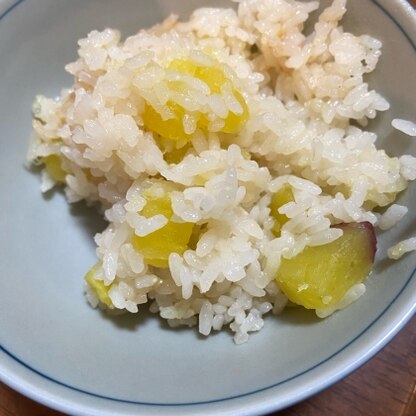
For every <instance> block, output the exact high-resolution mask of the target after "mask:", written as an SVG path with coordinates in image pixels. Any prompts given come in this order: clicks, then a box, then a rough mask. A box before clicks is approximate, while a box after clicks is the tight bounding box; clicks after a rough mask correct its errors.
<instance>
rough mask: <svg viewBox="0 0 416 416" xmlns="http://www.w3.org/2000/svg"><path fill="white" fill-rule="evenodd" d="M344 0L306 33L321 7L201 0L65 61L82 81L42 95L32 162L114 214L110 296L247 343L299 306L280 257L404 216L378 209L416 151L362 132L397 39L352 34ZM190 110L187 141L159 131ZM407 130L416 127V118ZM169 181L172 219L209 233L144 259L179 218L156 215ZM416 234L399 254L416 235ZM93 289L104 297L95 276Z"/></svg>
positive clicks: (415, 164) (104, 272) (413, 165)
mask: <svg viewBox="0 0 416 416" xmlns="http://www.w3.org/2000/svg"><path fill="white" fill-rule="evenodd" d="M345 3H346V1H345V0H335V1H334V2H333V4H332V5H331V6H330V7H328V8H327V9H325V10H324V11H323V12H322V13H321V15H320V17H319V18H318V21H317V23H316V24H315V31H314V33H313V34H311V35H309V36H305V35H304V34H303V33H302V30H303V25H304V23H305V22H306V20H307V19H308V16H309V14H310V13H311V12H313V11H314V10H316V9H317V8H318V2H315V1H313V2H296V1H290V2H289V1H286V0H239V1H238V11H234V10H232V9H212V8H205V9H199V10H196V11H195V12H194V13H193V14H192V16H191V17H190V19H189V21H187V22H178V19H177V17H175V16H171V17H169V18H168V19H167V20H165V21H164V22H163V23H162V24H160V25H158V26H156V27H153V28H151V29H150V30H141V31H140V32H139V33H137V34H136V35H134V36H130V37H128V38H127V39H126V40H125V41H124V42H121V40H120V39H121V36H120V33H119V32H118V31H116V30H112V29H106V30H104V31H102V32H98V31H93V32H91V33H90V34H89V35H88V37H87V38H85V39H81V40H80V41H79V59H78V60H77V61H76V62H73V63H71V64H69V65H67V66H66V70H67V71H68V72H69V73H70V74H72V75H73V76H74V79H75V81H74V85H73V86H72V87H71V89H69V90H64V91H63V92H62V94H61V96H60V97H59V98H57V99H55V100H53V99H48V98H45V97H43V96H38V97H37V99H36V102H35V104H34V107H33V113H34V121H33V127H34V131H35V133H34V135H33V139H32V142H31V145H30V149H29V154H28V158H29V160H31V161H32V162H35V163H45V164H46V165H47V167H46V168H45V169H43V172H42V186H41V189H42V191H43V192H46V191H48V190H49V189H51V188H52V187H53V186H54V185H56V184H60V183H64V185H65V193H66V196H67V199H68V201H69V202H70V203H73V202H77V201H81V200H84V201H86V202H87V203H88V204H93V203H94V204H97V205H98V206H99V207H101V208H102V210H103V211H104V215H105V218H106V219H107V220H108V222H109V225H108V227H107V229H106V230H104V231H103V232H102V233H100V234H97V235H96V237H95V241H96V243H97V257H98V263H97V266H96V268H97V272H96V275H95V280H96V281H98V282H102V283H103V284H104V285H105V287H106V288H107V289H106V290H108V296H109V298H110V299H111V304H112V307H115V308H116V309H122V310H123V309H125V310H127V311H129V312H133V313H134V312H137V311H138V310H139V309H140V308H141V306H140V305H142V304H145V303H150V310H151V311H152V312H157V313H159V314H160V316H161V317H162V318H164V319H167V321H168V323H169V324H170V325H171V326H172V327H175V326H178V325H189V326H193V325H198V329H199V332H200V333H201V334H204V335H208V334H210V333H211V332H212V331H213V330H214V331H218V330H221V329H222V328H224V327H229V328H230V329H231V330H232V331H233V332H234V333H235V336H234V340H235V342H236V343H242V342H245V341H247V339H248V333H249V332H253V331H258V330H260V329H261V328H262V327H263V325H264V321H263V316H264V315H265V314H267V313H269V312H273V313H280V312H281V311H282V310H283V308H284V307H285V305H286V303H287V301H288V300H287V297H286V296H285V295H284V294H283V292H282V291H281V290H280V289H279V287H278V286H277V283H276V281H275V275H276V271H277V270H278V268H279V264H280V261H281V258H283V257H284V258H287V259H289V258H292V257H295V256H296V255H297V254H299V253H300V252H302V251H303V249H304V248H305V247H307V246H316V245H323V244H327V243H329V242H331V241H333V240H335V239H337V238H338V237H340V236H341V234H342V230H341V229H339V228H331V225H334V224H337V223H348V222H362V221H369V222H370V223H372V224H374V225H375V224H377V223H378V225H379V226H380V228H382V229H386V228H389V227H390V226H393V225H394V223H395V222H396V221H397V220H398V219H400V217H402V216H403V215H404V213H405V211H406V208H404V207H400V206H398V205H393V206H391V207H390V208H389V209H388V210H387V211H386V213H385V214H384V215H383V216H382V217H381V218H378V216H377V215H376V214H375V213H374V212H373V211H372V209H373V208H374V207H377V206H387V205H389V204H391V203H392V202H393V201H394V199H395V197H396V195H397V194H398V193H399V192H401V191H403V190H404V189H405V188H406V187H407V185H408V182H409V181H410V180H414V179H415V178H416V159H415V158H414V157H412V156H409V155H405V156H402V157H401V158H397V157H389V156H388V155H387V154H386V152H385V151H384V150H378V149H377V148H376V147H375V142H376V139H377V136H376V134H374V133H372V132H369V131H365V130H364V129H363V128H359V127H357V125H360V126H365V125H366V124H367V121H368V119H373V118H374V117H376V114H377V113H378V112H379V111H385V110H387V109H388V108H389V104H388V102H387V101H386V99H385V98H384V97H382V96H381V95H380V94H379V93H378V92H376V91H375V90H373V89H372V88H371V86H370V85H369V84H368V83H367V82H366V81H365V77H366V75H367V74H368V73H370V72H372V71H373V70H374V69H375V67H376V64H377V62H378V59H379V57H380V55H381V46H382V44H381V42H380V41H378V40H377V39H374V38H372V37H370V36H368V35H359V36H356V35H353V34H351V33H348V32H345V31H344V29H343V28H342V26H341V25H340V21H341V19H342V17H343V15H344V13H345V12H346V7H345ZM184 61H185V62H188V63H187V64H186V65H188V66H189V65H190V64H189V62H191V63H192V65H194V66H196V67H197V66H198V65H199V66H200V67H202V68H214V70H215V71H217V70H218V68H220V71H222V72H221V73H222V74H223V75H221V76H225V77H226V78H227V80H228V81H227V83H226V85H227V87H224V86H223V87H221V88H220V89H219V91H218V93H217V94H210V89H209V88H208V86H207V84H206V83H205V82H202V81H201V80H200V79H198V78H197V77H194V76H192V75H189V74H186V73H184V72H183V71H182V72H181V71H177V70H175V68H174V65H178V62H179V65H180V64H181V62H184ZM186 65H185V66H186ZM185 72H186V71H185ZM217 73H218V71H217ZM174 83H177V84H174ZM172 85H182V86H184V87H172ZM224 85H225V84H224ZM175 88H176V89H175ZM178 88H179V89H178ZM180 88H185V89H180ZM184 91H186V93H185V92H184ZM236 91H238V92H239V94H240V96H241V97H243V100H244V102H245V103H246V105H247V109H248V111H247V112H248V114H246V113H245V111H246V110H245V108H244V105H243V102H242V101H241V99H240V98H239V95H238V94H237V93H236ZM171 103H175V106H176V107H174V106H172V104H171ZM149 105H150V106H151V107H152V108H153V109H154V111H155V112H156V113H157V114H158V116H157V117H159V118H160V120H161V121H159V123H153V122H152V119H151V117H150V116H149V114H147V113H146V111H148V108H149V107H148V106H149ZM178 106H180V108H183V112H184V114H183V117H182V116H181V117H182V118H181V119H180V120H179V122H180V123H182V124H181V125H182V131H183V133H181V134H182V135H183V138H186V139H184V140H176V141H174V140H165V139H162V138H160V137H159V136H158V134H156V133H155V131H154V130H153V129H152V128H149V125H150V124H152V123H153V124H155V125H156V128H158V127H160V125H163V123H164V122H165V121H166V120H171V119H172V118H175V117H176V116H177V114H176V115H175V113H172V111H173V110H172V109H174V108H178ZM146 109H147V110H146ZM146 114H147V115H146ZM230 114H231V115H234V117H235V118H237V119H238V120H244V118H245V117H246V120H245V121H244V122H242V123H241V124H242V126H241V128H240V130H239V131H238V132H232V133H230V132H227V129H231V128H230V127H229V126H228V127H227V123H228V124H229V125H230V123H231V121H230V120H231V119H230V118H229V117H230ZM146 117H147V118H148V120H146ZM149 120H150V121H149ZM201 120H204V121H203V123H202V122H201ZM352 122H354V123H352ZM204 123H205V124H204ZM157 124H158V125H157ZM202 124H204V127H202ZM393 124H394V125H395V127H396V128H399V129H401V130H402V131H405V132H407V133H408V134H409V132H410V134H412V132H413V133H414V125H412V124H410V123H403V122H398V121H394V123H393ZM180 152H182V154H181V156H180V158H179V160H175V161H174V162H172V161H170V160H169V158H170V157H174V156H175V155H177V154H179V153H180ZM51 156H52V157H58V158H59V159H58V160H59V163H60V170H59V169H58V170H55V171H54V170H53V169H52V168H51V164H52V163H53V162H51V161H52V160H53V159H48V158H50V157H51ZM175 157H177V156H175ZM48 163H49V167H48ZM62 172H64V175H63V179H62V178H61V179H59V178H58V176H59V174H62ZM161 178H164V180H166V181H168V183H169V184H170V186H172V192H171V194H170V195H171V201H172V210H173V215H174V217H172V218H174V220H175V221H176V222H179V223H181V222H182V223H192V224H196V226H198V227H202V228H201V230H203V231H201V232H200V235H199V236H198V237H199V240H198V241H197V244H196V245H195V247H194V248H188V249H187V250H186V251H185V252H184V253H183V254H178V253H174V252H173V253H172V254H170V256H169V265H168V267H155V266H151V265H149V264H146V262H145V261H144V256H143V255H142V253H140V251H138V250H136V249H135V247H134V244H133V243H132V236H134V235H136V236H141V237H145V236H149V235H151V234H152V233H153V232H155V231H156V230H159V229H161V228H162V227H163V226H164V225H165V224H166V223H167V222H168V218H167V217H166V216H164V215H163V214H159V215H153V216H151V217H146V216H145V215H141V213H142V212H143V210H144V209H145V206H146V204H147V202H146V198H145V196H144V195H145V193H146V190H149V189H153V191H154V192H156V193H157V192H159V193H160V194H161V195H162V196H163V192H164V191H163V189H159V190H158V186H159V185H158V183H159V181H160V180H161ZM285 184H289V185H290V186H291V189H292V190H293V196H294V200H293V201H292V202H289V203H287V204H285V205H283V206H282V207H281V208H280V210H279V212H280V213H282V214H285V215H287V217H288V218H289V221H288V222H287V223H286V224H285V225H284V226H283V227H282V232H281V236H280V237H275V236H274V234H273V233H272V231H271V229H272V227H273V219H272V218H271V216H270V208H269V204H270V200H271V196H272V194H273V193H275V192H277V191H278V190H279V189H281V188H282V187H284V186H285ZM155 187H156V188H155ZM162 188H163V187H162ZM154 189H156V190H154ZM403 244H404V243H403ZM403 244H402V245H401V246H400V248H397V247H396V248H394V249H393V250H392V251H389V255H390V256H392V257H397V256H398V255H399V254H402V253H404V252H405V251H408V250H409V249H415V248H414V246H415V244H416V242H415V239H411V240H408V242H407V243H406V244H404V245H403ZM397 253H399V254H397ZM364 291H365V286H364V285H363V284H359V285H357V286H354V288H352V289H350V291H349V292H348V293H347V295H346V296H345V298H344V299H343V300H342V301H341V302H339V303H338V304H336V305H331V306H329V307H328V308H327V309H325V310H323V311H318V312H317V313H318V315H319V316H327V315H329V314H330V313H332V312H333V311H335V310H336V309H340V308H343V307H345V306H346V305H348V304H349V303H351V302H352V301H353V300H355V299H356V298H358V297H359V296H361V295H362V294H363V293H364ZM86 295H87V298H88V300H89V301H90V303H91V304H92V305H93V306H94V307H95V306H97V305H99V304H100V307H103V308H106V306H105V305H103V303H100V302H99V298H98V297H97V294H96V292H95V291H94V290H92V289H91V287H89V286H88V288H87V290H86Z"/></svg>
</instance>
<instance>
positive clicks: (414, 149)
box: [0, 0, 416, 414]
mask: <svg viewBox="0 0 416 416" xmlns="http://www.w3.org/2000/svg"><path fill="white" fill-rule="evenodd" d="M322 3H323V4H327V3H328V2H322ZM204 4H206V2H205V1H202V0H198V1H196V0H193V1H188V2H184V1H180V0H177V1H168V0H163V1H162V0H157V1H153V2H151V5H150V4H149V2H147V1H145V0H141V1H137V0H122V1H118V2H114V1H102V0H90V1H88V2H84V1H81V0H77V1H62V0H61V1H54V0H37V1H31V0H24V1H20V2H16V3H13V2H7V1H6V2H4V1H3V2H0V16H1V13H2V12H4V13H5V14H3V15H2V17H0V56H1V57H2V59H1V60H0V73H1V74H2V79H1V81H0V85H1V92H2V94H1V96H0V125H1V135H0V189H1V197H0V213H1V215H0V233H1V236H2V237H1V238H0V264H1V269H2V273H1V275H0V282H1V288H2V289H1V291H0V316H1V331H0V345H1V351H0V352H1V355H0V372H1V371H3V377H4V379H5V380H6V381H8V382H9V383H10V384H12V385H14V386H15V387H17V388H19V389H20V390H22V391H24V392H25V393H27V394H32V395H33V396H35V397H36V398H37V399H39V400H44V401H45V402H47V403H48V404H50V405H53V400H55V406H58V405H57V404H56V397H58V396H60V397H61V398H62V401H63V402H65V400H66V402H65V403H66V404H65V403H64V404H62V406H72V405H73V403H77V404H78V405H83V406H84V405H85V406H91V408H93V407H94V408H95V409H100V408H101V413H100V414H104V413H103V411H104V410H103V409H104V408H106V409H111V408H112V407H111V406H115V407H114V409H115V408H117V409H118V411H120V412H126V414H127V412H129V411H132V410H131V409H133V408H135V409H136V410H137V409H138V407H137V406H139V408H142V409H144V408H146V409H150V408H151V409H153V410H152V411H153V412H156V411H157V410H154V409H164V407H161V406H170V407H169V408H170V410H171V411H172V413H175V412H178V414H179V413H181V414H184V412H190V413H192V412H193V411H195V407H192V406H188V405H189V404H195V405H197V404H198V403H199V406H201V409H205V411H210V409H211V410H212V409H216V411H219V410H220V409H224V408H225V407H226V406H234V407H235V408H238V406H242V405H243V404H244V406H245V409H246V411H248V410H247V409H249V407H248V404H249V403H251V404H253V403H254V404H253V406H254V405H255V406H257V408H258V409H260V408H262V407H261V406H262V405H261V404H260V401H261V400H265V403H268V405H269V406H272V407H275V408H276V407H279V406H282V405H283V404H285V403H288V402H290V401H291V400H292V401H293V400H296V399H299V398H300V397H303V396H304V395H305V394H307V392H306V390H307V389H308V388H309V389H310V388H312V389H313V386H318V387H319V388H320V387H323V386H324V384H325V383H324V382H323V381H321V384H319V382H318V380H319V375H318V374H319V372H321V374H323V373H322V372H325V371H328V373H327V374H330V376H329V378H328V379H327V382H329V381H331V377H332V379H335V378H337V374H338V375H339V374H341V373H342V372H343V371H346V370H347V369H348V368H349V367H351V368H352V366H354V365H355V364H356V363H357V362H358V361H357V360H358V358H357V357H359V356H360V353H361V354H362V357H364V356H366V355H368V354H370V352H371V350H372V349H374V348H377V346H376V344H377V342H381V341H380V340H382V339H383V337H384V336H385V335H386V334H387V333H388V331H392V328H393V327H394V326H395V325H396V326H397V325H398V324H399V322H401V321H402V320H403V319H404V318H405V316H407V315H408V314H409V311H410V309H411V308H412V305H414V296H413V295H412V293H411V292H412V290H414V288H415V279H412V275H413V274H414V268H415V264H416V257H415V255H408V256H406V257H405V258H403V259H402V260H401V261H400V262H397V263H394V262H391V261H389V260H387V259H386V249H387V247H389V246H390V245H392V244H393V243H394V242H395V241H398V240H399V239H401V238H405V237H409V236H410V234H411V232H412V231H414V230H415V229H416V215H415V213H414V212H412V210H411V211H410V212H409V214H408V215H407V217H406V219H405V220H404V221H403V222H402V223H401V224H400V225H399V226H397V227H395V228H394V229H392V230H390V231H388V232H384V233H382V234H380V239H379V250H378V254H377V264H376V267H375V270H374V272H373V273H372V276H371V277H370V279H369V280H368V284H367V288H368V290H367V293H366V294H365V295H364V297H363V298H361V299H360V300H359V301H358V302H357V303H356V304H354V305H353V306H352V307H350V308H348V309H346V310H344V311H342V312H339V313H337V314H335V315H334V316H332V317H330V318H328V319H326V320H319V319H318V318H316V317H314V315H313V314H312V313H308V312H305V311H302V310H299V309H294V308H292V309H287V310H286V311H285V312H284V313H283V314H282V315H281V316H279V317H274V316H269V317H267V318H266V323H265V328H264V329H263V330H262V331H261V332H260V333H258V334H255V335H252V336H251V337H250V340H249V342H248V343H246V344H244V345H241V346H235V345H234V344H233V342H232V337H231V336H230V334H228V333H219V334H215V335H213V336H210V337H208V338H204V337H200V336H198V335H197V331H196V330H195V329H177V330H171V329H169V328H168V327H167V325H166V324H165V323H163V322H161V320H159V319H158V318H157V317H156V316H154V315H151V314H149V313H148V312H147V311H146V308H145V307H143V308H142V309H141V310H140V313H139V314H137V315H125V316H118V317H109V316H107V315H105V314H102V313H100V312H98V311H96V310H93V309H92V308H90V307H89V306H88V304H87V303H86V301H85V300H84V297H83V293H82V292H83V280H82V277H83V275H84V273H85V271H86V270H87V269H88V268H89V267H90V266H91V265H92V264H93V263H94V262H95V246H94V242H93V239H92V237H93V235H94V234H95V233H96V232H98V231H101V230H103V228H104V227H105V222H104V221H103V220H102V218H101V217H100V215H99V214H97V213H96V211H95V210H93V209H90V208H87V207H85V206H84V205H83V204H76V205H73V206H69V205H68V204H67V203H66V201H65V198H64V195H63V194H62V193H61V192H55V193H54V194H52V195H48V196H46V197H43V196H42V195H41V193H40V191H39V184H40V178H39V175H37V174H36V172H34V171H30V170H28V169H25V168H24V159H25V152H26V149H27V145H28V138H29V136H30V132H31V103H32V101H33V99H34V97H35V96H36V94H38V93H42V94H45V95H47V96H54V95H57V94H58V93H59V91H60V89H61V88H62V87H68V86H70V85H71V78H70V76H69V75H67V74H65V72H64V69H63V68H64V65H65V64H66V63H68V62H70V61H72V60H74V59H76V47H77V45H76V42H77V40H78V39H79V38H81V37H83V36H85V35H86V34H87V33H88V32H89V31H90V30H92V29H104V28H105V27H107V26H110V27H115V28H119V29H121V31H122V33H123V35H124V36H126V35H128V34H132V33H134V32H135V31H137V30H138V29H139V28H142V27H148V26H149V25H151V24H153V23H156V22H158V21H160V20H161V19H162V18H164V17H166V16H167V15H168V14H169V13H170V12H172V11H173V12H180V14H182V15H184V16H186V15H187V14H188V13H189V12H190V11H191V10H192V9H194V8H196V7H200V6H201V5H204ZM224 4H225V5H228V3H227V2H225V1H215V2H212V1H211V2H210V6H216V5H224ZM382 4H383V2H382ZM382 4H379V3H377V2H376V1H370V0H366V1H361V2H352V1H351V2H350V4H349V5H348V12H347V17H346V19H345V21H344V22H345V23H344V26H345V27H346V29H348V30H352V31H354V33H368V34H371V35H373V36H375V37H377V38H379V39H382V40H383V42H384V49H383V57H382V59H381V61H380V64H379V67H378V70H377V71H376V73H374V74H372V75H371V76H370V77H369V78H368V80H369V82H370V84H371V86H372V87H374V88H376V89H377V90H378V91H379V92H381V93H382V94H383V95H384V96H385V97H386V98H387V99H388V100H389V101H390V102H391V106H392V109H391V110H390V111H388V112H386V113H384V114H380V116H379V118H378V120H377V121H375V122H372V123H370V125H369V129H370V130H374V131H376V132H378V133H379V146H384V147H385V148H386V149H387V150H388V152H389V153H390V154H393V155H400V154H403V153H408V154H409V153H410V154H413V155H415V154H416V146H415V142H414V140H413V141H412V139H411V138H408V137H406V136H405V135H403V134H401V133H398V132H396V131H393V129H392V128H391V126H390V122H391V120H392V119H393V118H395V117H400V118H408V119H411V118H412V116H413V117H414V114H413V113H412V112H413V110H414V97H415V96H416V50H415V44H414V40H415V39H416V38H415V37H413V44H412V41H411V40H410V38H409V36H414V33H413V35H406V30H405V29H404V28H400V26H399V25H398V23H397V21H395V20H394V19H396V20H397V17H395V18H393V17H392V16H391V15H390V14H389V12H388V10H386V9H384V8H383V7H382ZM13 5H14V6H15V7H14V8H13V9H11V10H9V9H8V7H9V6H13ZM368 16H371V19H369V18H368ZM415 199H416V192H415V186H411V187H410V189H409V190H408V191H407V192H406V193H404V194H403V195H402V196H401V197H400V203H403V204H406V205H408V206H411V205H413V204H414V203H415ZM412 296H413V298H412ZM383 327H384V328H385V329H384V330H383ZM383 331H384V333H383ZM376 341H377V342H376ZM354 363H355V364H354ZM314 380H315V381H314ZM317 383H318V384H317ZM31 392H32V393H31ZM271 395H273V399H272V398H271ZM232 398H235V399H234V400H231V399H232ZM271 401H273V404H270V403H271ZM202 403H205V405H204V404H202ZM179 405H186V406H184V407H182V406H179ZM140 406H142V407H140ZM204 406H205V407H204ZM72 408H73V407H72ZM97 414H98V413H97ZM136 414H137V413H136ZM241 414H242V413H241Z"/></svg>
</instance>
